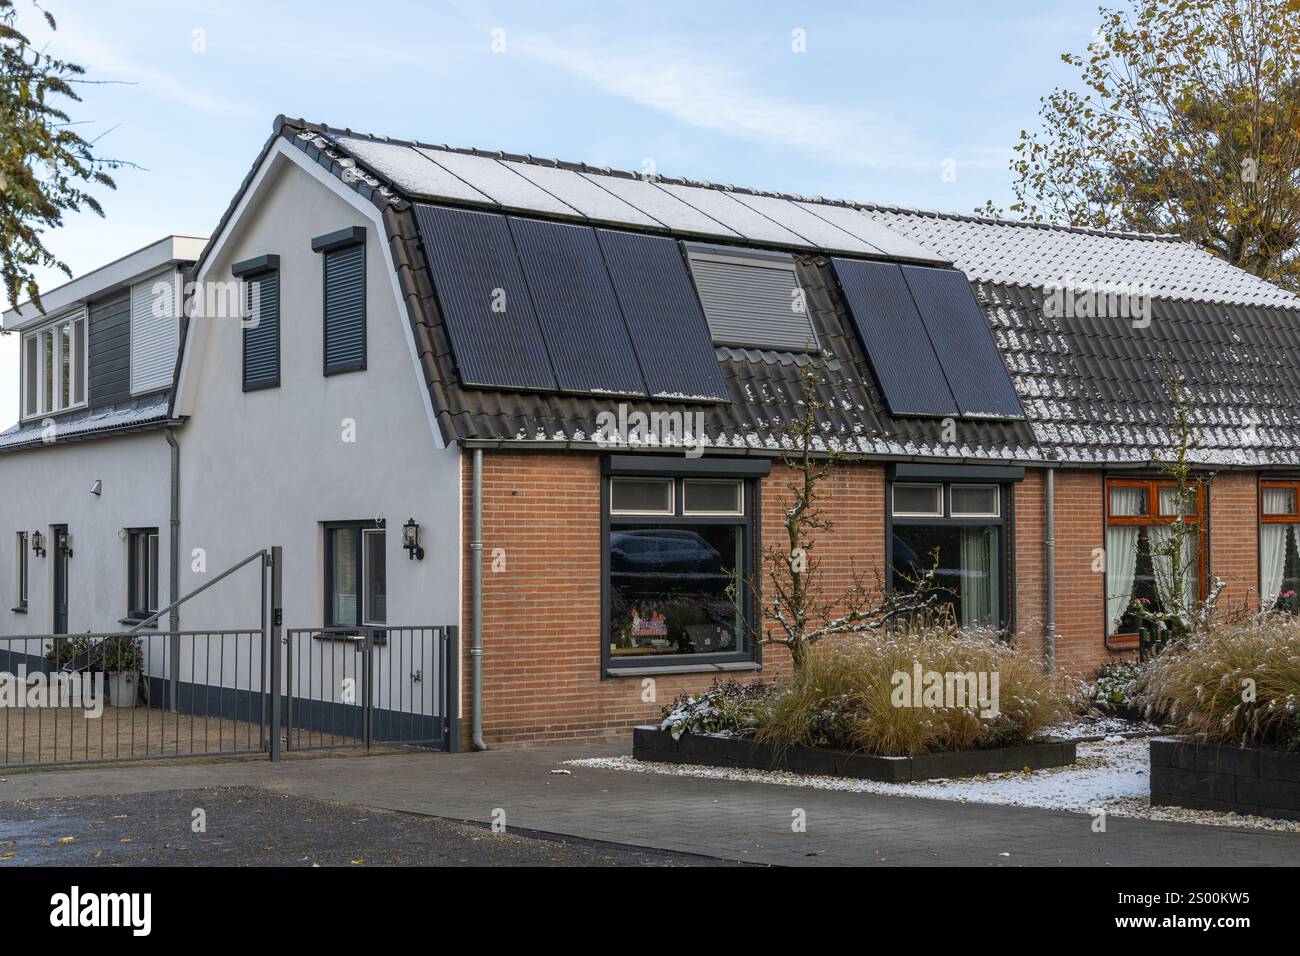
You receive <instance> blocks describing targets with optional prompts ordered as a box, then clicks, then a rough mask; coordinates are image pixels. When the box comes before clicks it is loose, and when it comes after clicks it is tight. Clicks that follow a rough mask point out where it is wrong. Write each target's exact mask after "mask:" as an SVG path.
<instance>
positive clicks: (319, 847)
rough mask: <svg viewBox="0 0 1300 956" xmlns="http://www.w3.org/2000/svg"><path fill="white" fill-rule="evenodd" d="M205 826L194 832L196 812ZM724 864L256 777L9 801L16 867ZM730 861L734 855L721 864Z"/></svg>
mask: <svg viewBox="0 0 1300 956" xmlns="http://www.w3.org/2000/svg"><path fill="white" fill-rule="evenodd" d="M196 810H201V811H202V819H203V822H204V824H205V826H206V831H205V832H197V833H196V832H194V829H193V826H194V822H195V820H196V819H197V817H196V814H195V811H196ZM72 865H75V866H308V867H309V866H718V865H720V861H718V860H711V859H708V858H705V857H700V856H692V855H690V854H684V853H672V852H666V851H659V850H649V849H638V848H635V847H622V846H617V845H613V844H608V843H601V842H598V841H593V840H584V839H580V838H569V837H552V836H547V837H545V838H543V837H541V836H538V835H535V834H528V835H524V834H518V833H510V832H506V833H493V832H492V831H491V830H490V829H487V828H485V827H481V826H474V825H471V824H463V823H453V822H450V821H447V820H440V819H437V818H434V817H427V816H416V815H412V814H406V813H395V812H391V811H385V810H376V809H372V808H369V807H358V806H352V805H349V804H344V803H335V802H332V801H328V800H317V799H312V798H310V797H302V796H295V795H291V794H285V793H275V792H272V791H270V790H265V789H262V788H260V787H220V788H205V789H197V790H166V791H161V792H155V793H136V794H130V795H121V796H86V797H59V798H49V799H40V800H23V801H17V802H14V803H7V804H5V805H4V811H3V813H2V814H0V868H3V867H10V866H72ZM721 865H726V864H721Z"/></svg>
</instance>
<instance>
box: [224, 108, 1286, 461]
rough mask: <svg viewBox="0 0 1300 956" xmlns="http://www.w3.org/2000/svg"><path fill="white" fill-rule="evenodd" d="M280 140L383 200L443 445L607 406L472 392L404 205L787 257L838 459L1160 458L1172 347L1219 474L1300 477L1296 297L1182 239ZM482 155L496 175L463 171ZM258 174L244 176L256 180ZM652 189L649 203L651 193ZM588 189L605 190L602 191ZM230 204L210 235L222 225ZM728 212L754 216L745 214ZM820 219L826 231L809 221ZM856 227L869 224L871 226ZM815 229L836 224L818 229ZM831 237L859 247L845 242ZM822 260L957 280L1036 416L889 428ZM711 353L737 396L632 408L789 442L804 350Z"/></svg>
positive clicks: (589, 418) (337, 134)
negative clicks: (1081, 312)
mask: <svg viewBox="0 0 1300 956" xmlns="http://www.w3.org/2000/svg"><path fill="white" fill-rule="evenodd" d="M277 137H280V138H283V139H285V140H287V141H288V142H289V143H291V144H292V145H293V146H294V147H296V148H297V149H300V150H302V151H303V152H304V153H305V154H306V155H307V156H309V157H310V158H311V159H313V160H314V161H315V162H316V163H318V164H320V165H321V166H322V167H323V168H324V169H326V170H328V171H329V172H330V173H332V174H333V175H334V176H335V177H337V178H338V180H339V181H341V182H342V183H344V184H346V185H347V186H348V187H349V188H351V189H354V190H356V191H357V192H358V193H359V194H361V195H362V196H365V197H367V198H369V200H370V201H371V202H373V203H374V204H375V205H376V206H377V207H378V208H379V209H380V211H381V214H382V219H383V222H384V225H385V229H386V231H387V233H388V239H389V246H390V251H391V253H392V259H393V262H394V263H395V267H396V271H397V278H398V282H399V286H400V289H401V294H402V297H403V300H404V304H405V306H406V308H407V311H408V314H409V318H410V321H411V323H412V331H413V337H414V342H415V347H416V349H417V351H418V352H419V355H420V360H421V367H422V369H423V371H424V375H425V380H426V382H425V383H426V385H427V386H428V389H429V393H430V397H431V400H432V405H433V409H434V415H435V418H436V420H437V423H438V426H439V428H440V429H441V430H442V433H443V438H444V439H445V440H447V441H461V442H467V443H490V444H500V445H506V446H514V445H520V446H530V447H536V446H544V447H584V448H587V447H593V446H592V435H593V431H594V429H595V424H596V418H597V415H598V414H599V413H600V412H601V411H605V410H607V409H608V407H609V404H610V403H609V402H608V401H599V400H597V399H595V398H593V397H590V396H575V395H558V396H557V395H553V394H552V395H541V394H529V393H521V392H509V391H499V390H492V389H478V388H463V387H462V386H461V384H460V380H459V377H458V375H457V371H456V363H455V356H454V355H453V354H452V351H451V348H450V344H449V339H448V335H447V331H446V328H445V326H444V324H443V322H442V319H441V316H440V314H439V310H438V304H437V299H436V297H435V295H434V290H433V285H432V283H431V281H430V278H429V269H428V267H427V264H426V262H425V260H424V253H423V250H422V247H421V245H420V240H419V233H418V229H417V227H416V224H415V217H414V215H413V211H412V201H413V200H420V201H427V200H435V201H437V202H440V203H443V204H447V205H458V206H468V207H475V208H489V209H497V210H505V211H511V212H520V213H524V214H528V215H533V216H536V217H539V218H551V219H561V220H569V221H574V220H576V221H588V222H596V223H602V224H607V225H609V224H613V225H619V226H621V227H623V228H628V229H635V230H643V231H651V232H661V233H668V234H671V235H682V236H693V237H696V238H698V237H700V236H705V237H707V238H711V239H714V240H725V241H726V242H727V243H728V244H731V245H746V244H747V245H754V246H759V247H765V248H777V249H784V250H787V251H790V252H793V253H795V254H796V256H797V257H798V268H799V275H800V282H801V284H802V285H803V286H804V288H805V289H806V291H807V292H808V293H809V308H810V312H811V315H812V318H813V321H814V325H815V327H816V329H817V332H818V336H819V339H820V340H821V341H822V342H823V344H824V345H826V348H827V351H828V353H829V359H828V364H827V366H826V374H825V376H824V377H825V379H826V382H825V383H824V385H823V387H822V389H821V399H822V401H823V402H824V403H825V404H826V406H827V408H826V411H825V413H824V415H823V416H822V418H823V421H822V427H823V435H824V440H825V442H826V443H827V444H828V445H834V446H836V447H838V448H840V449H841V450H844V451H846V452H850V453H855V454H860V455H864V456H878V457H886V458H927V459H929V458H937V459H943V460H948V461H966V460H978V461H1015V462H1026V461H1057V462H1062V463H1069V464H1077V465H1085V464H1102V463H1111V464H1117V465H1119V464H1124V465H1130V466H1141V465H1144V464H1148V463H1149V462H1150V458H1151V454H1152V452H1153V450H1156V449H1159V448H1162V447H1168V445H1169V444H1170V436H1169V431H1168V425H1169V422H1170V421H1171V408H1170V403H1169V400H1168V396H1167V395H1166V393H1165V389H1164V387H1163V385H1162V383H1161V380H1160V371H1159V362H1158V358H1159V356H1160V355H1161V354H1162V353H1163V354H1166V355H1167V356H1168V357H1169V359H1170V360H1171V361H1172V362H1174V363H1176V364H1177V365H1178V366H1179V367H1180V368H1181V369H1182V371H1183V373H1184V374H1185V376H1186V377H1187V379H1188V384H1189V390H1190V391H1191V393H1192V394H1193V395H1194V396H1195V398H1196V400H1197V401H1198V404H1199V412H1198V416H1199V421H1200V423H1201V425H1202V433H1201V439H1202V447H1201V449H1200V451H1199V455H1200V457H1201V458H1203V459H1204V460H1206V461H1209V462H1213V463H1216V464H1219V465H1225V466H1242V467H1255V466H1260V467H1267V466H1283V467H1285V466H1296V465H1300V300H1297V299H1296V297H1295V296H1293V295H1292V294H1290V293H1287V292H1285V291H1283V290H1280V289H1277V288H1276V287H1274V286H1272V285H1270V284H1268V283H1267V282H1264V281H1262V280H1260V279H1257V278H1256V277H1254V276H1251V275H1249V274H1247V273H1245V272H1243V271H1241V270H1239V269H1236V268H1234V267H1232V266H1230V265H1228V264H1227V263H1225V262H1223V261H1221V260H1219V259H1217V258H1216V257H1214V256H1212V255H1210V254H1209V253H1207V252H1204V251H1202V250H1200V249H1197V248H1195V247H1193V246H1191V245H1189V244H1187V243H1185V242H1183V241H1181V240H1179V239H1176V238H1173V237H1169V236H1151V235H1136V234H1120V233H1104V232H1098V231H1094V230H1084V229H1073V228H1067V227H1058V226H1045V225H1038V224H1026V223H1020V222H1015V221H1007V220H990V219H983V218H979V217H974V216H959V215H950V214H938V213H929V212H924V211H920V210H910V209H898V208H893V207H886V206H879V205H871V204H863V203H849V202H843V201H826V200H822V199H820V198H812V199H809V198H807V197H801V196H794V195H788V194H775V193H762V192H758V191H753V190H742V189H737V188H734V187H727V186H718V185H714V184H707V183H696V182H690V181H687V180H679V179H668V178H662V177H661V178H657V179H655V180H654V182H653V183H649V182H647V181H646V180H645V179H643V178H641V177H638V176H636V175H635V174H633V173H630V172H618V171H612V170H604V169H599V170H598V169H593V168H591V167H588V166H586V165H584V164H580V163H561V162H559V161H556V160H539V159H537V158H535V157H530V156H518V155H509V154H503V153H488V152H484V151H480V150H453V149H449V148H446V147H436V146H428V145H424V144H417V143H412V142H408V141H392V140H386V139H384V138H381V137H371V136H364V135H362V134H357V133H353V132H352V131H349V130H339V129H334V128H331V127H327V126H321V125H317V124H312V123H307V122H306V121H302V120H288V119H284V118H280V119H278V120H277V126H276V131H275V133H274V134H273V136H272V140H271V141H269V142H268V144H267V147H266V148H264V150H263V153H262V157H265V155H266V152H267V150H268V149H270V147H271V145H272V143H273V142H274V141H275V140H276V138H277ZM262 157H259V164H260V162H261V158H262ZM381 157H382V159H381ZM453 157H455V158H453ZM470 160H473V161H475V162H477V161H479V160H482V161H490V165H489V166H482V165H474V166H472V167H471V166H470V165H468V162H469V161H470ZM256 168H257V167H256V166H255V170H256ZM548 170H549V171H550V172H547V171H548ZM557 172H567V173H577V174H580V178H581V181H580V182H579V181H578V180H575V179H571V178H568V177H565V179H566V181H565V182H564V183H559V181H558V180H556V179H555V176H556V175H557ZM252 179H253V173H250V175H249V179H248V180H246V184H245V185H246V187H247V184H248V182H251V181H252ZM614 182H617V183H619V184H620V185H614ZM652 185H653V186H654V187H656V190H657V191H652V192H649V193H647V192H645V191H644V189H643V188H642V187H643V186H652ZM589 186H594V187H597V188H598V189H600V190H602V192H601V193H594V192H591V191H590V190H589V188H588V187H589ZM706 194H707V196H706ZM561 197H565V198H561ZM663 197H668V198H667V199H663ZM238 198H239V197H236V200H235V201H234V202H232V204H231V211H229V212H228V213H227V216H226V218H225V219H223V223H222V226H221V227H219V228H218V229H217V230H216V231H215V232H214V235H219V234H221V232H222V231H223V229H224V226H225V222H226V220H227V219H229V217H230V215H231V214H232V212H233V210H234V209H235V208H236V205H237V203H238ZM607 198H610V199H613V200H616V201H613V202H608V201H607ZM566 199H567V201H566ZM769 201H780V202H781V203H783V204H784V205H772V204H771V202H769ZM661 202H662V203H664V205H658V204H659V203H661ZM728 202H730V203H734V205H733V206H728V205H726V203H728ZM673 203H680V204H684V205H685V206H687V207H688V209H689V210H694V212H693V213H692V212H683V211H682V209H681V208H679V207H678V206H676V205H673ZM720 204H721V205H720ZM736 207H743V208H744V209H745V210H747V212H746V213H737V209H736ZM629 210H630V211H629ZM750 214H752V215H750ZM808 215H811V216H813V217H815V218H814V219H807V218H804V217H805V216H808ZM754 217H758V218H754ZM864 220H865V221H866V222H868V223H870V224H871V225H869V226H864V225H862V224H861V223H862V221H864ZM823 224H824V225H829V226H831V227H834V229H838V230H839V232H838V233H837V232H834V231H831V230H825V231H823V230H822V228H821V227H822V225H823ZM774 227H775V228H774ZM846 227H847V228H846ZM873 228H874V229H875V230H876V231H875V232H872V231H871V230H872V229H873ZM810 232H815V233H816V234H817V239H816V240H815V241H814V239H812V238H810V236H809V235H806V234H805V233H810ZM840 233H845V234H847V235H848V236H849V238H848V239H843V238H838V237H839V234H840ZM827 235H829V236H832V237H835V238H831V239H827V238H826V237H827ZM791 237H793V238H791ZM849 246H855V248H848V247H849ZM891 246H892V248H887V247H891ZM864 247H870V248H864ZM900 250H902V251H900ZM828 252H836V253H847V254H853V255H859V256H867V257H880V256H887V257H889V258H898V259H908V258H910V259H912V261H929V262H934V261H946V262H952V263H955V264H956V265H957V267H958V268H961V269H963V270H964V271H965V272H966V274H967V276H968V277H969V278H970V279H971V280H972V283H973V286H974V289H975V291H976V295H977V298H978V299H979V301H980V303H981V305H982V307H983V310H984V313H985V316H986V318H987V320H988V322H989V325H990V328H991V329H992V331H993V334H994V337H995V339H996V341H997V343H998V345H999V347H1000V349H1001V351H1002V354H1003V357H1004V360H1005V361H1006V364H1007V367H1008V371H1009V372H1010V374H1011V377H1012V381H1013V383H1014V385H1015V388H1016V392H1017V394H1018V395H1019V396H1020V399H1021V403H1022V405H1023V406H1024V408H1025V411H1026V414H1027V419H1026V420H1025V421H1004V422H997V421H960V422H959V423H958V427H957V439H956V441H945V440H944V437H945V436H944V435H943V434H942V429H943V425H942V423H941V422H939V421H937V420H933V419H928V420H927V419H914V418H898V419H895V418H893V417H891V416H890V415H889V413H888V410H887V406H886V405H885V403H884V402H883V400H882V398H881V396H880V394H879V389H878V387H877V385H876V383H875V382H874V379H873V376H872V374H871V373H870V371H869V369H870V366H869V364H868V362H867V360H866V356H865V355H864V354H863V352H862V347H861V343H860V342H859V341H858V339H857V337H856V335H855V334H854V333H853V332H852V331H851V329H852V326H851V324H849V323H848V322H847V316H846V310H845V307H844V305H843V302H842V301H841V299H840V296H839V293H838V290H837V288H836V285H835V283H834V280H833V276H832V275H831V273H830V270H829V266H828V257H827V255H826V254H827V253H828ZM207 254H208V251H205V256H206V255H207ZM1057 283H1064V284H1068V285H1070V286H1073V287H1087V286H1093V287H1101V288H1109V287H1113V286H1116V285H1121V286H1129V287H1134V286H1137V287H1138V288H1134V289H1132V291H1135V292H1142V293H1145V294H1148V295H1151V296H1155V297H1156V298H1155V301H1154V303H1153V305H1152V316H1153V317H1152V321H1151V323H1150V325H1149V326H1146V327H1139V326H1135V325H1134V323H1132V322H1129V321H1127V320H1124V321H1121V320H1118V319H1116V320H1103V319H1095V318H1078V319H1076V318H1068V319H1067V318H1052V317H1050V316H1049V314H1048V310H1045V309H1044V308H1043V290H1044V288H1045V287H1047V286H1051V285H1054V284H1057ZM717 355H718V360H719V362H720V365H721V368H722V370H723V374H724V377H725V379H726V381H727V384H728V389H729V391H730V394H731V401H730V402H729V403H722V404H713V405H703V406H701V405H683V404H671V403H655V402H637V403H636V406H635V407H636V408H637V409H638V410H641V411H645V412H652V411H664V412H673V411H676V412H682V411H686V412H693V411H702V412H703V413H704V430H705V436H704V439H705V441H704V444H705V445H706V447H708V448H710V449H712V450H717V451H720V452H727V453H758V454H770V453H772V452H774V451H776V450H778V449H779V447H780V440H779V437H778V436H779V435H780V432H781V428H780V426H781V423H782V422H783V421H785V420H787V419H789V418H792V417H794V416H797V415H799V414H800V411H801V409H800V388H799V372H798V368H799V363H800V362H804V361H807V359H806V358H804V357H801V356H794V355H791V354H785V353H778V352H767V351H757V350H736V349H722V348H720V349H718V350H717Z"/></svg>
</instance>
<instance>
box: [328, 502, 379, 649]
mask: <svg viewBox="0 0 1300 956" xmlns="http://www.w3.org/2000/svg"><path fill="white" fill-rule="evenodd" d="M348 530H352V531H356V532H357V536H356V538H357V540H356V554H355V558H356V567H357V618H358V623H355V624H353V623H347V624H340V623H338V622H337V621H334V620H333V606H334V602H333V600H332V598H333V596H334V532H335V531H348ZM323 531H324V541H323V543H322V548H321V553H322V560H323V572H324V574H323V585H324V587H323V589H322V592H323V594H322V596H323V602H322V608H321V612H322V613H321V622H322V625H321V626H322V627H325V628H339V629H351V630H356V631H362V630H365V629H367V628H386V627H388V622H387V621H373V620H369V618H370V613H369V612H370V607H369V604H370V601H369V590H370V589H369V587H368V586H367V585H368V581H369V570H370V568H369V560H368V559H367V557H366V535H367V534H382V535H383V536H384V559H385V560H384V616H385V617H387V616H388V604H387V601H388V560H387V559H388V525H387V522H384V521H383V520H382V519H380V520H379V521H376V520H375V519H373V518H372V519H370V520H366V521H326V522H324V523H323Z"/></svg>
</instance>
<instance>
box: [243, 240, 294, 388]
mask: <svg viewBox="0 0 1300 956" xmlns="http://www.w3.org/2000/svg"><path fill="white" fill-rule="evenodd" d="M230 272H231V275H233V276H234V277H235V278H236V279H239V280H240V281H241V282H243V283H244V284H245V289H246V290H247V289H248V288H249V287H248V283H249V282H253V281H256V280H257V278H258V277H259V276H264V275H267V274H269V273H272V272H274V273H275V274H276V287H275V325H276V336H275V379H274V380H268V381H265V382H254V383H253V384H251V385H250V384H249V382H248V333H249V331H250V330H249V329H247V328H245V329H242V330H241V332H242V337H241V345H240V365H241V369H240V378H241V385H242V386H243V390H244V391H245V392H260V391H262V390H263V389H267V388H279V387H280V380H281V378H282V372H283V360H284V324H283V322H282V321H281V315H280V313H281V298H282V289H281V285H280V281H279V279H280V275H279V273H280V257H279V256H277V255H274V254H270V253H268V254H266V255H261V256H257V257H255V258H253V259H245V260H244V261H243V262H237V263H235V264H234V265H233V266H231V267H230ZM246 296H247V292H245V293H244V294H243V295H241V296H240V298H241V301H243V302H245V303H247V302H248V299H247V297H246Z"/></svg>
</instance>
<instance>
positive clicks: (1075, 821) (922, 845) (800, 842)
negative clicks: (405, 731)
mask: <svg viewBox="0 0 1300 956" xmlns="http://www.w3.org/2000/svg"><path fill="white" fill-rule="evenodd" d="M626 752H627V746H626V745H587V746H573V747H558V748H545V749H536V750H502V751H490V752H488V753H482V754H430V753H402V754H396V755H382V756H380V755H376V756H348V757H321V758H316V759H294V760H286V761H283V762H281V763H280V764H278V765H273V764H271V763H269V762H268V761H265V760H258V761H234V762H231V761H227V762H219V763H218V762H214V763H205V764H194V763H175V764H169V765H162V766H149V767H143V766H139V765H134V766H125V767H110V768H103V769H83V770H60V771H46V772H38V773H24V774H15V775H11V776H8V777H6V778H4V779H3V780H2V781H0V801H7V800H20V799H21V800H35V799H41V798H43V797H63V796H81V795H88V794H103V795H113V794H129V793H138V792H152V791H159V790H182V789H194V788H198V787H214V786H216V787H220V786H261V787H265V788H267V789H269V790H272V791H277V792H282V793H288V794H294V795H299V796H309V797H315V798H319V799H327V800H339V801H343V802H346V803H351V804H358V805H361V806H372V807H378V808H382V809H388V810H399V811H406V812H411V813H420V814H428V815H432V816H439V817H445V818H449V819H452V820H467V821H475V822H479V823H491V822H492V821H493V819H494V818H496V819H502V818H503V819H504V822H505V824H506V826H507V827H508V828H509V829H511V830H525V831H529V830H532V831H540V832H544V833H554V834H563V835H567V836H574V837H580V838H585V839H591V840H604V841H609V842H613V843H619V844H625V845H630V846H637V847H649V848H656V849H661V850H669V851H675V852H684V853H699V854H705V855H708V856H713V857H717V858H720V859H725V860H737V861H745V862H751V863H766V864H774V865H785V866H789V865H809V864H856V865H885V866H900V865H932V864H947V865H951V864H963V865H972V866H1006V865H1017V864H1036V865H1067V866H1098V865H1122V866H1144V865H1163V866H1223V865H1236V866H1284V865H1296V864H1300V834H1296V833H1277V832H1268V831H1252V830H1242V829H1234V828H1229V827H1209V826H1200V825H1196V824H1185V823H1164V822H1156V821H1147V820H1131V819H1123V818H1117V817H1110V818H1109V819H1108V820H1107V830H1106V832H1105V833H1094V832H1093V831H1092V826H1091V824H1092V818H1091V817H1090V816H1088V815H1085V814H1077V813H1066V812H1061V811H1056V810H1039V809H1027V808H1021V807H1002V806H993V805H988V804H961V803H954V802H950V801H940V800H920V799H915V798H910V797H891V796H881V795H875V794H856V793H837V792H833V791H820V790H801V789H796V788H792V787H782V786H772V785H769V784H761V783H746V782H740V781H723V780H704V779H697V778H690V777H669V776H662V775H658V774H639V773H627V772H625V771H618V770H599V769H590V768H580V767H573V768H563V769H569V770H571V773H567V774H556V773H552V772H551V771H552V770H557V769H561V768H562V762H563V761H564V760H567V759H570V758H572V757H578V756H603V755H610V754H616V753H626ZM796 810H802V811H803V815H804V817H805V818H806V821H807V830H806V832H802V833H800V832H795V831H794V829H793V828H792V826H791V822H792V820H793V814H794V812H795V811H796ZM2 812H3V810H2V808H0V813H2Z"/></svg>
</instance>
